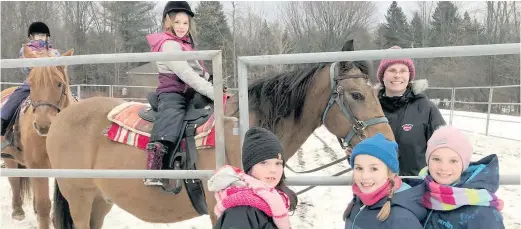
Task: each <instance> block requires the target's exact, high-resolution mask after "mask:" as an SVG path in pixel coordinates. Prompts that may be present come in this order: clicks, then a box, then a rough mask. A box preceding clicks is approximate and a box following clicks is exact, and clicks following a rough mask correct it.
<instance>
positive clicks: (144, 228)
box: [0, 117, 521, 229]
mask: <svg viewBox="0 0 521 229" xmlns="http://www.w3.org/2000/svg"><path fill="white" fill-rule="evenodd" d="M445 118H446V120H447V122H448V117H445ZM466 119H467V120H468V119H469V118H466ZM458 123H459V124H460V125H461V124H464V125H465V126H462V127H466V128H472V127H475V126H476V125H477V124H474V125H472V124H468V123H460V121H458V120H456V122H455V124H456V126H457V127H460V126H459V125H458ZM495 125H501V124H495ZM516 125H519V123H515V124H512V123H510V124H509V123H503V124H502V127H496V129H498V130H504V133H513V134H515V135H510V137H514V136H519V132H517V131H515V132H514V130H519V129H520V127H519V126H516ZM514 127H515V128H514ZM462 129H465V128H462ZM505 130H506V131H505ZM467 134H468V136H469V138H470V139H471V141H472V144H473V145H474V147H475V151H476V152H475V154H474V155H473V158H472V159H473V160H474V161H475V160H478V159H480V158H482V157H484V156H486V155H489V154H492V153H495V154H498V156H499V161H500V173H501V174H519V172H520V167H521V166H520V165H521V163H520V160H519V159H520V152H521V149H520V145H519V141H514V140H507V139H501V138H496V137H488V136H484V135H480V134H474V133H470V132H469V133H467ZM317 136H318V137H317ZM344 155H345V154H344V152H343V150H342V149H341V148H340V145H339V144H338V142H337V140H336V139H335V138H334V137H333V135H331V134H330V133H329V132H328V131H327V130H326V129H325V128H324V127H320V128H318V129H317V130H316V131H315V133H314V134H313V135H311V136H310V137H309V138H308V140H307V141H306V142H305V143H304V145H303V146H302V148H301V150H300V151H299V152H298V153H297V154H296V155H295V156H293V158H291V159H290V160H289V161H288V165H289V166H291V167H292V168H294V169H295V170H297V171H303V170H309V169H313V168H316V167H318V166H321V165H324V164H327V163H329V162H331V161H333V160H336V159H338V158H341V157H343V156H344ZM347 166H348V165H347V163H342V164H340V165H335V166H332V167H330V168H328V169H325V170H323V171H319V172H315V173H313V174H311V175H331V174H334V173H336V172H339V171H342V170H343V169H345V168H347ZM286 172H287V175H288V176H293V175H295V174H293V173H291V172H290V171H288V170H286ZM349 174H350V173H349ZM349 174H348V175H349ZM304 176H305V175H304ZM52 182H54V181H53V179H51V181H50V184H52ZM51 187H52V186H51ZM291 188H292V189H293V190H295V191H298V190H301V189H303V188H305V187H303V186H298V187H291ZM0 190H1V192H0V212H1V218H0V228H2V229H32V228H36V225H37V223H36V217H35V215H34V213H33V212H32V205H31V204H26V205H25V206H24V210H25V211H26V219H25V220H23V221H15V220H12V219H11V192H10V186H9V183H8V181H7V179H6V178H2V179H0ZM52 193H53V191H52V190H51V195H52ZM497 194H498V195H499V197H500V198H502V199H503V200H504V201H505V208H504V210H503V217H504V223H505V226H506V228H507V229H519V228H521V224H520V218H521V217H520V216H519V213H515V212H517V211H518V209H517V208H516V204H518V203H519V200H520V199H521V194H520V186H501V187H500V188H499V191H498V192H497ZM351 198H352V192H351V188H350V187H349V186H328V187H325V186H322V187H316V188H314V189H312V190H310V191H308V192H306V193H304V194H302V195H300V196H299V205H298V207H297V210H296V211H295V212H293V214H292V216H291V217H290V220H291V223H292V225H293V228H298V229H315V228H331V229H334V228H338V229H342V228H344V223H343V221H342V213H343V211H344V209H345V207H346V206H347V204H348V203H349V201H350V200H351ZM518 206H519V205H518ZM516 215H517V216H516ZM103 228H104V229H138V228H139V229H152V228H154V229H163V228H176V229H203V228H204V229H206V228H207V229H210V228H212V226H211V225H210V219H209V217H208V216H201V217H197V218H194V219H191V220H186V221H184V222H180V223H174V224H152V223H147V222H144V221H141V220H139V219H137V218H135V217H134V216H132V215H131V214H129V213H126V212H125V211H123V210H122V209H120V208H118V207H117V206H114V207H113V208H112V211H111V212H110V213H109V214H108V215H107V217H106V218H105V225H104V226H103Z"/></svg>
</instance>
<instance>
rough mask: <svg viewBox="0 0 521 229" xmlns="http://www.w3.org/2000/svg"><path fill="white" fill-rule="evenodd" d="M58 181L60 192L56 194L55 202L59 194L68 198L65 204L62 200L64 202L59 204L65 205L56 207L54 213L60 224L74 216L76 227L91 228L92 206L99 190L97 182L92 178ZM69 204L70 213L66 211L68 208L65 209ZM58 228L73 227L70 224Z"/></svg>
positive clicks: (76, 228) (79, 228)
mask: <svg viewBox="0 0 521 229" xmlns="http://www.w3.org/2000/svg"><path fill="white" fill-rule="evenodd" d="M57 181H58V183H59V187H58V188H59V194H58V195H56V194H55V199H54V201H55V203H56V200H57V199H56V197H57V196H61V198H64V199H65V200H67V203H66V204H65V205H64V203H63V201H60V202H62V203H58V204H62V205H63V206H56V207H55V210H56V209H57V211H55V213H54V214H55V218H56V217H57V218H58V219H57V220H58V221H59V222H58V224H67V223H64V221H67V219H66V218H68V217H70V218H72V222H73V224H74V228H75V229H91V226H90V222H91V215H92V210H93V208H92V206H93V203H94V197H95V196H96V192H97V189H96V186H95V184H93V183H92V179H57ZM55 188H56V187H55ZM67 204H68V208H69V212H68V213H66V210H67V209H65V208H66V207H67V206H66V205H67ZM65 214H70V215H65ZM60 222H61V223H60ZM55 227H56V224H55ZM56 228H67V229H69V228H70V229H72V227H69V226H61V227H56Z"/></svg>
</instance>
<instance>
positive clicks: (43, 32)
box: [1, 21, 60, 136]
mask: <svg viewBox="0 0 521 229" xmlns="http://www.w3.org/2000/svg"><path fill="white" fill-rule="evenodd" d="M27 37H29V42H27V43H26V44H25V45H26V46H27V47H29V48H31V50H32V51H33V52H42V51H47V52H48V53H49V56H54V57H58V56H60V53H59V52H58V50H56V49H53V48H52V44H51V41H50V39H49V38H50V37H51V32H50V31H49V27H47V25H46V24H45V23H43V22H39V21H38V22H33V23H32V24H31V25H30V26H29V29H28V32H27ZM19 55H20V58H24V57H23V47H22V48H21V49H20V54H19ZM30 71H31V68H30V67H25V68H22V72H23V73H24V75H26V76H27V75H29V72H30ZM29 92H30V88H29V83H28V82H27V80H26V81H24V83H23V84H22V85H20V86H19V87H18V88H16V90H15V91H14V92H13V93H12V94H11V95H10V96H9V98H8V100H7V102H6V103H5V105H4V106H3V107H2V111H1V113H2V114H1V116H2V117H1V119H2V128H1V129H2V130H1V132H2V133H1V135H2V136H4V134H5V132H6V131H7V125H8V124H9V122H10V121H11V119H12V118H13V115H14V113H15V111H16V109H17V108H18V106H20V104H21V103H22V101H24V100H25V99H26V98H27V97H28V96H29Z"/></svg>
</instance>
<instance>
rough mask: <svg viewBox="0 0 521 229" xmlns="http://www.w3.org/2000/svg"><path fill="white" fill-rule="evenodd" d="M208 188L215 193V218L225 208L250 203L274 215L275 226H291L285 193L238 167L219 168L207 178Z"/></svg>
mask: <svg viewBox="0 0 521 229" xmlns="http://www.w3.org/2000/svg"><path fill="white" fill-rule="evenodd" d="M208 189H209V190H210V191H212V192H215V198H216V199H217V204H216V205H215V209H214V211H215V214H216V215H217V217H220V216H221V215H222V213H223V212H224V211H225V210H226V209H228V208H233V207H237V206H251V207H254V208H257V209H259V210H261V211H263V212H264V213H265V214H266V215H268V216H269V217H271V218H273V222H274V223H275V225H276V226H277V228H279V229H291V226H290V221H289V216H288V209H289V198H288V196H287V195H286V194H285V193H283V192H282V191H280V190H277V189H275V188H270V187H268V186H267V185H266V184H265V183H264V182H262V181H260V180H257V179H255V178H253V177H251V176H249V175H247V174H246V173H244V172H243V171H242V170H240V169H238V168H235V167H232V166H229V165H226V166H224V167H223V168H221V169H219V170H218V171H217V172H216V173H215V174H214V175H213V176H212V178H210V180H209V181H208Z"/></svg>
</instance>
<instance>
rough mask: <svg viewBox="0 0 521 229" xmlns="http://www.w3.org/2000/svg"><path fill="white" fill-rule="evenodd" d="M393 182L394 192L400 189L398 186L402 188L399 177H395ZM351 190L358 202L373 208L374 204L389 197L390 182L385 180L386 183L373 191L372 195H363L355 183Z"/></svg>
mask: <svg viewBox="0 0 521 229" xmlns="http://www.w3.org/2000/svg"><path fill="white" fill-rule="evenodd" d="M393 181H394V187H393V190H394V191H396V190H398V189H399V188H400V186H402V179H401V178H400V177H399V176H395V177H394V178H393ZM351 188H352V189H353V193H354V194H355V195H356V196H358V197H359V198H360V201H362V203H363V204H364V205H367V206H373V205H374V204H376V202H378V201H380V200H381V199H383V198H385V197H386V196H388V195H389V192H390V191H391V182H390V181H389V180H387V182H386V183H385V184H384V185H382V187H380V188H378V189H376V190H374V191H373V192H372V193H363V192H362V190H360V188H359V187H358V185H356V183H353V185H352V186H351Z"/></svg>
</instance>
